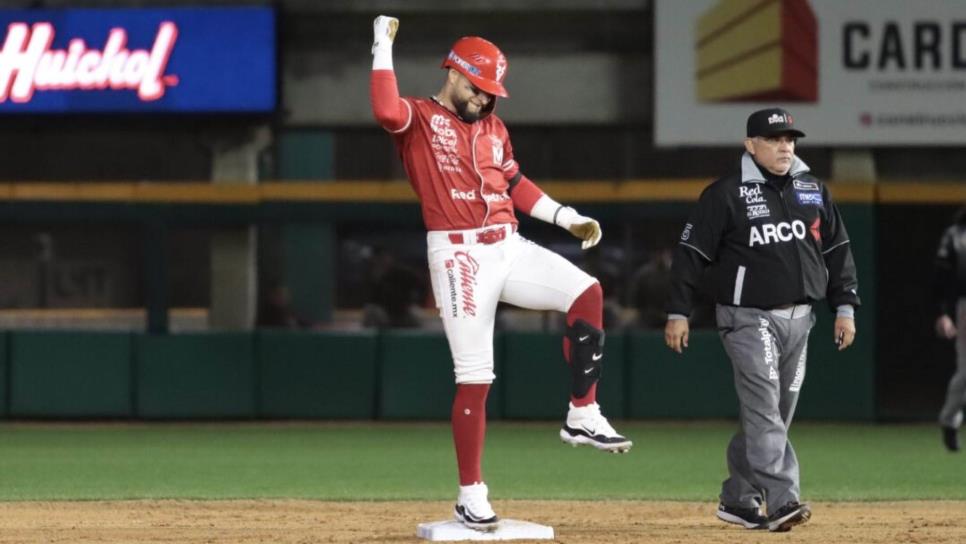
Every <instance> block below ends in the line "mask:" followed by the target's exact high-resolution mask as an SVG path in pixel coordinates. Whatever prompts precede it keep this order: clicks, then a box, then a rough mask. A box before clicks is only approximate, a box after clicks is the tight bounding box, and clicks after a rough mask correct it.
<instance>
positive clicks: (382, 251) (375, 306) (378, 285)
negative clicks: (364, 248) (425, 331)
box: [362, 246, 427, 329]
mask: <svg viewBox="0 0 966 544" xmlns="http://www.w3.org/2000/svg"><path fill="white" fill-rule="evenodd" d="M366 291H367V297H366V303H365V305H364V306H363V312H362V326H364V327H374V328H379V329H383V328H406V327H419V326H421V325H422V321H421V320H420V318H419V303H420V302H421V301H422V300H423V299H424V298H425V296H426V291H427V289H426V279H425V277H424V276H423V275H422V274H420V273H419V272H418V271H416V269H415V268H413V267H410V266H408V265H406V264H405V263H401V262H399V261H398V260H397V259H396V256H395V255H393V254H392V252H391V251H389V250H388V249H386V248H385V247H381V246H378V247H376V248H374V249H373V253H372V258H371V259H370V261H369V269H368V271H367V281H366Z"/></svg>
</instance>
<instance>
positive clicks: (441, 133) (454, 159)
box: [429, 114, 463, 173]
mask: <svg viewBox="0 0 966 544" xmlns="http://www.w3.org/2000/svg"><path fill="white" fill-rule="evenodd" d="M429 128H430V129H432V131H433V137H432V138H431V139H430V141H429V145H430V146H431V147H432V148H433V155H434V156H435V157H436V168H437V169H438V170H439V171H440V172H456V173H460V172H462V171H463V169H462V168H461V167H460V157H459V152H458V150H457V148H456V143H457V137H456V130H454V129H453V126H452V125H450V120H449V118H448V117H446V116H443V115H440V114H436V115H433V116H432V117H430V119H429Z"/></svg>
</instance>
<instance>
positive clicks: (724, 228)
mask: <svg viewBox="0 0 966 544" xmlns="http://www.w3.org/2000/svg"><path fill="white" fill-rule="evenodd" d="M769 177H770V178H772V179H767V178H766V176H764V175H763V174H762V172H761V170H760V169H759V168H758V165H757V164H756V163H755V161H754V160H753V159H752V158H751V155H749V154H747V153H745V154H744V155H743V156H742V158H741V172H740V173H736V174H733V175H730V176H726V177H723V178H721V179H719V180H717V181H715V182H714V183H712V184H711V185H709V186H708V187H706V188H705V190H704V191H703V192H702V193H701V197H700V199H699V200H698V204H697V206H695V208H694V209H693V211H692V212H691V215H690V218H689V219H688V223H687V225H685V227H684V232H683V233H682V234H681V239H680V241H679V243H678V246H677V248H676V249H675V254H674V264H673V265H672V268H671V277H672V282H671V290H670V293H669V296H668V304H667V311H668V313H670V314H682V315H689V314H690V313H691V305H692V298H693V296H694V292H695V290H696V289H697V287H698V283H699V281H700V279H701V276H702V273H703V271H704V269H705V267H707V266H709V265H710V266H711V267H712V269H711V277H712V278H713V295H714V298H715V301H716V302H717V303H719V304H727V305H733V306H745V307H752V308H764V309H768V308H774V307H777V306H783V305H786V304H792V303H806V302H807V303H812V302H815V301H818V300H822V299H825V298H827V299H828V301H829V305H830V306H831V307H832V308H833V309H834V308H835V307H837V306H839V305H842V304H851V305H853V306H858V305H859V297H858V295H857V294H856V289H857V286H858V282H857V280H856V277H855V262H854V261H853V259H852V252H851V249H850V244H849V237H848V234H847V233H846V231H845V225H844V224H843V223H842V216H841V215H840V214H839V210H838V208H837V207H836V206H835V204H833V203H832V198H831V195H830V194H829V191H828V188H827V187H825V184H823V183H822V182H821V181H819V180H818V179H817V178H815V177H814V176H812V175H811V174H809V170H808V166H807V165H806V164H805V163H804V162H802V161H801V160H800V159H799V158H798V157H795V158H794V160H793V162H792V166H791V169H790V170H789V173H788V175H787V176H784V177H778V176H769ZM781 185H784V186H783V187H782V186H781Z"/></svg>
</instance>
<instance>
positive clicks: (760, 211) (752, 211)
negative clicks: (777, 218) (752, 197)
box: [748, 204, 771, 219]
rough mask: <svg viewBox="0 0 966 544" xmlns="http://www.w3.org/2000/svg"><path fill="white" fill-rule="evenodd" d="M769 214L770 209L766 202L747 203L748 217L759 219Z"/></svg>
mask: <svg viewBox="0 0 966 544" xmlns="http://www.w3.org/2000/svg"><path fill="white" fill-rule="evenodd" d="M770 216H771V210H769V209H768V204H750V205H748V219H761V218H762V217H770Z"/></svg>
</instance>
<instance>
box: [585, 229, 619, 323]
mask: <svg viewBox="0 0 966 544" xmlns="http://www.w3.org/2000/svg"><path fill="white" fill-rule="evenodd" d="M611 257H614V258H619V255H617V256H615V255H613V253H612V254H611V256H610V257H608V256H607V255H605V253H604V250H603V249H602V248H601V247H600V246H596V247H593V248H591V249H590V250H587V251H586V252H585V253H584V264H583V266H581V268H582V269H583V270H584V272H586V273H588V274H590V275H591V276H594V277H595V278H597V281H598V282H600V288H601V289H602V290H603V292H604V330H606V331H611V332H618V331H619V330H620V329H623V328H624V307H623V306H622V305H621V303H620V301H621V298H622V297H621V295H622V292H623V290H622V289H621V267H620V266H619V265H618V264H617V263H616V262H614V258H611Z"/></svg>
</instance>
